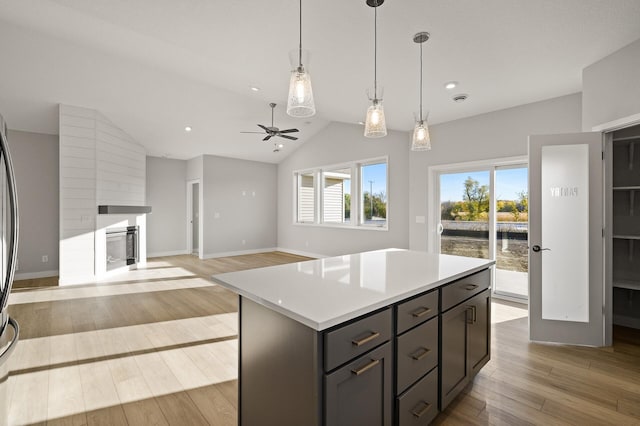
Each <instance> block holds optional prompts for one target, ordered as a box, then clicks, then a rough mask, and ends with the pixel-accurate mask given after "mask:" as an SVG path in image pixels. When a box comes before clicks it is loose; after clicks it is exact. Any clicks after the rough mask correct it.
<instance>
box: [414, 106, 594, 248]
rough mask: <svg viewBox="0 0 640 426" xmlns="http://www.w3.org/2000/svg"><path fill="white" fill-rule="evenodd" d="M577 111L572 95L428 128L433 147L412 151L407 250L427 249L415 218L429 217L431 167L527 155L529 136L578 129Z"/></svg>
mask: <svg viewBox="0 0 640 426" xmlns="http://www.w3.org/2000/svg"><path fill="white" fill-rule="evenodd" d="M581 110H582V106H581V94H580V93H576V94H573V95H568V96H563V97H560V98H554V99H549V100H546V101H542V102H536V103H532V104H527V105H521V106H517V107H514V108H509V109H505V110H500V111H495V112H490V113H487V114H481V115H477V116H474V117H470V118H465V119H461V120H455V121H451V122H448V123H442V124H438V125H434V126H431V128H430V132H431V145H432V149H431V151H426V152H411V154H410V170H411V173H410V185H409V186H408V188H409V194H410V200H411V201H410V208H409V215H410V239H409V245H410V248H411V249H413V250H427V224H426V223H416V216H424V217H425V218H426V217H427V216H428V214H427V212H428V208H430V206H428V205H427V204H428V202H427V188H428V184H429V182H428V177H427V176H428V173H427V170H428V168H429V166H433V165H441V164H451V163H460V162H467V161H476V160H484V159H495V158H504V157H514V156H526V155H527V138H528V136H529V135H534V134H554V133H571V132H579V131H580V129H581V122H582V120H581ZM433 231H434V230H431V231H430V232H433Z"/></svg>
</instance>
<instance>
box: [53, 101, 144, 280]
mask: <svg viewBox="0 0 640 426" xmlns="http://www.w3.org/2000/svg"><path fill="white" fill-rule="evenodd" d="M59 112H60V268H59V269H60V281H59V284H60V285H69V284H82V283H90V282H95V281H98V280H100V279H103V278H105V277H106V276H107V275H109V274H111V273H116V272H121V271H122V270H128V269H129V268H132V267H135V265H130V266H126V267H123V268H119V269H118V270H114V271H109V273H107V257H106V251H107V247H106V246H107V239H106V232H107V230H108V229H111V228H126V227H127V226H138V227H139V234H138V241H139V245H138V254H139V263H138V264H140V263H142V264H144V263H145V262H146V258H147V248H146V231H147V220H146V214H144V213H139V211H140V210H139V209H138V211H134V212H127V211H125V212H124V213H118V212H116V213H117V214H99V211H98V206H136V207H141V206H144V205H145V189H146V188H145V183H146V152H145V150H144V148H143V147H142V146H141V145H140V144H138V143H137V142H135V141H134V140H133V139H132V138H131V137H130V136H129V135H127V134H126V133H125V132H123V131H122V130H121V129H119V128H118V127H117V126H115V125H114V124H113V123H112V122H111V121H109V119H107V118H106V117H105V116H104V115H102V114H101V113H100V112H98V111H95V110H92V109H87V108H79V107H73V106H68V105H60V111H59Z"/></svg>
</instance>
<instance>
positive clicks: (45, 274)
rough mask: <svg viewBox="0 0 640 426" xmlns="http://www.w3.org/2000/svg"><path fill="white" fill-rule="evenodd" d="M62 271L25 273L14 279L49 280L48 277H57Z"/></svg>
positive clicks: (17, 275)
mask: <svg viewBox="0 0 640 426" xmlns="http://www.w3.org/2000/svg"><path fill="white" fill-rule="evenodd" d="M59 272H60V271H58V270H57V269H56V270H51V271H40V272H23V273H21V274H16V275H15V277H14V279H13V280H14V281H20V280H32V279H35V278H48V277H57V276H58V274H59Z"/></svg>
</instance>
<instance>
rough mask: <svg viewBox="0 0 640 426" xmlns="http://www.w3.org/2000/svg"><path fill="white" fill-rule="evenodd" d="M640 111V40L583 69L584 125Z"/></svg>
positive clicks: (615, 118) (591, 125)
mask: <svg viewBox="0 0 640 426" xmlns="http://www.w3.org/2000/svg"><path fill="white" fill-rule="evenodd" d="M635 114H640V40H636V41H635V42H633V43H631V44H629V45H628V46H626V47H623V48H622V49H620V50H618V51H617V52H615V53H612V54H611V55H609V56H607V57H606V58H604V59H602V60H600V61H598V62H596V63H594V64H592V65H590V66H588V67H586V68H585V69H584V70H583V72H582V119H583V123H582V128H583V130H585V131H590V130H591V129H592V128H593V126H597V125H600V124H604V123H608V122H610V121H614V120H618V119H620V118H625V117H628V116H631V115H635Z"/></svg>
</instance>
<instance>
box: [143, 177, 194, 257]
mask: <svg viewBox="0 0 640 426" xmlns="http://www.w3.org/2000/svg"><path fill="white" fill-rule="evenodd" d="M196 183H197V184H198V258H200V259H203V257H202V253H203V245H204V244H203V241H202V239H203V238H204V232H203V226H202V210H203V207H202V202H203V195H202V183H201V181H200V179H191V180H188V181H187V253H186V254H189V253H192V252H193V222H192V221H191V218H192V217H193V211H192V210H193V185H195V184H196ZM147 256H148V255H147Z"/></svg>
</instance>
